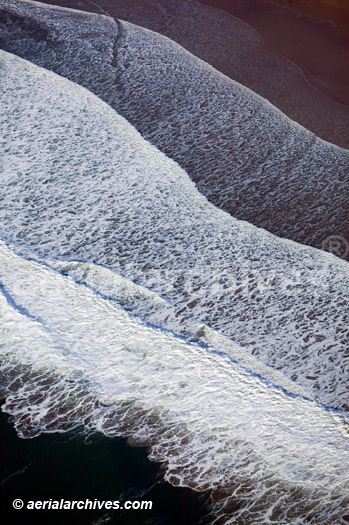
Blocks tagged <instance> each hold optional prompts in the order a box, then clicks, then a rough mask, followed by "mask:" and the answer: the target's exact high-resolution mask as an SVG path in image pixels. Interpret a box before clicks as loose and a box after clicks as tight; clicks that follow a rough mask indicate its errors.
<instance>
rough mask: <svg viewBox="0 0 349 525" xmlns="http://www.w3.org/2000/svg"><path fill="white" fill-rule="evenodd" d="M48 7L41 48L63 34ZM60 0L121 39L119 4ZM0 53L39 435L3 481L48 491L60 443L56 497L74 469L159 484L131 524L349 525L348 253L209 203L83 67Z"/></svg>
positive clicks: (28, 392) (4, 275) (15, 282)
mask: <svg viewBox="0 0 349 525" xmlns="http://www.w3.org/2000/svg"><path fill="white" fill-rule="evenodd" d="M7 5H8V4H7ZM18 5H19V4H17V3H15V4H14V6H15V8H17V7H18ZM23 5H24V4H23ZM16 6H17V7H16ZM20 8H21V9H22V8H23V6H22V4H21V7H20ZM37 9H38V8H36V7H35V12H37ZM40 13H41V14H42V11H40ZM44 13H46V15H45V16H47V19H46V22H45V23H47V24H48V25H49V26H50V31H52V33H50V35H51V36H50V37H48V34H46V35H44V39H43V40H42V39H41V37H42V35H41V36H40V34H39V38H38V46H39V47H40V46H41V45H42V44H43V42H44V41H45V40H48V42H50V39H51V37H52V35H53V34H55V31H57V33H56V34H57V35H58V36H57V39H58V40H59V38H61V36H59V35H61V27H62V26H61V23H58V24H57V25H54V24H53V25H51V24H52V23H53V22H52V18H51V14H52V13H51V11H47V12H45V11H44ZM55 13H59V14H62V16H63V17H64V18H65V20H66V21H67V24H68V22H69V24H72V25H69V24H68V26H69V31H71V30H72V28H74V27H73V26H74V24H76V25H75V29H76V30H77V31H78V30H79V31H82V32H83V31H84V30H86V28H87V26H86V25H83V26H81V25H80V22H81V21H82V20H83V19H85V20H86V21H87V22H86V23H87V24H88V27H89V31H93V32H94V33H93V35H92V36H93V41H94V42H95V44H96V46H97V47H98V46H99V47H100V50H101V51H102V53H101V55H100V56H104V55H103V53H104V52H107V53H111V52H112V51H113V49H114V48H113V47H111V46H109V42H110V38H109V33H108V32H104V31H103V30H102V29H103V28H104V27H106V25H107V26H108V27H110V31H111V33H110V34H112V32H113V31H114V29H115V27H116V25H115V23H114V22H113V21H112V20H110V19H108V18H104V17H97V18H98V20H101V23H102V25H101V26H100V28H98V26H97V27H95V26H94V21H95V20H96V17H95V16H94V15H80V14H74V13H72V12H70V11H64V10H63V11H61V10H57V11H55ZM40 16H41V15H40ZM81 17H82V18H81ZM60 22H61V20H60ZM29 25H30V24H29ZM68 26H67V27H68ZM125 27H126V26H125ZM127 27H128V33H127V34H128V36H129V37H131V35H133V36H134V38H136V35H137V32H138V31H139V30H138V29H137V28H133V27H131V26H127ZM23 28H24V30H25V31H27V30H28V26H27V25H26V21H25V19H23V20H22V29H23ZM99 29H100V31H99ZM98 31H99V32H98ZM144 35H146V36H147V38H148V36H149V34H148V33H147V32H144ZM32 36H33V35H32ZM32 36H31V37H30V38H29V41H28V42H32V41H33V38H32ZM133 36H132V38H133ZM81 38H82V37H81ZM149 38H150V37H149ZM149 38H148V43H149ZM151 38H153V39H156V38H157V37H156V36H154V35H153V36H151ZM90 39H91V40H92V37H91V34H90V33H89V32H88V33H85V34H84V38H82V40H79V39H77V40H78V43H79V45H80V43H81V42H82V41H83V40H84V42H85V44H86V42H87V43H88V42H90V41H91V40H90ZM138 42H139V40H138ZM154 42H155V40H154ZM45 46H46V44H44V47H45ZM108 46H109V47H108ZM53 47H54V46H53ZM53 47H52V49H51V51H52V52H53ZM63 49H64V48H63ZM88 49H89V48H88V46H87V47H85V46H82V47H81V54H79V59H80V60H81V65H82V64H83V63H84V61H85V60H87V58H88V56H89V53H88ZM135 49H138V48H137V47H135ZM154 49H156V47H154V48H153V50H154ZM57 50H59V52H58V51H57ZM56 51H57V57H56V59H57V61H58V62H59V61H60V60H62V56H61V54H60V53H61V52H62V48H59V46H58V47H57V48H56ZM75 52H76V48H72V49H71V53H72V56H73V55H74V54H75ZM146 52H147V53H148V51H146ZM53 54H54V52H53ZM137 54H138V52H137ZM121 55H122V52H121ZM33 56H34V55H33ZM39 56H40V55H39ZM42 56H50V54H49V53H48V54H47V50H45V52H44V53H43V55H42ZM91 56H92V57H93V56H95V55H94V53H93V52H92V51H91ZM109 56H110V57H112V55H111V54H110V55H109ZM113 56H114V55H113ZM28 58H33V57H28ZM68 62H69V61H68V60H67V61H66V62H65V61H64V60H63V61H62V67H65V65H64V64H67V63H68ZM92 64H93V67H92V69H88V71H89V74H92V73H91V72H92V71H95V72H98V71H100V69H99V68H100V67H102V64H104V66H103V67H105V68H106V69H105V71H106V72H107V73H108V70H109V69H108V68H109V66H108V63H105V62H104V61H101V62H100V63H99V62H98V60H96V62H93V60H92ZM45 65H46V66H47V67H48V64H45ZM85 65H86V67H87V65H88V64H87V63H86V64H85ZM94 67H95V68H96V69H95V70H94V69H93V68H94ZM0 71H1V77H0V83H1V97H0V108H1V111H0V115H1V117H0V122H1V127H2V129H3V131H4V133H3V136H2V138H1V148H2V167H1V168H2V173H1V178H0V189H1V200H0V222H1V226H0V239H1V240H0V262H1V264H0V356H1V361H0V374H1V383H2V392H1V394H2V398H3V405H2V411H3V412H4V413H5V414H8V415H9V416H10V423H11V426H12V427H13V428H14V430H15V431H16V433H17V435H18V436H19V438H26V440H23V443H33V445H24V444H23V447H22V444H21V445H19V444H18V442H17V441H16V440H15V442H14V441H13V439H14V438H13V437H12V438H11V437H10V438H9V441H8V443H9V446H10V447H11V445H10V444H11V443H13V447H14V448H15V449H17V448H18V450H19V451H20V457H19V459H18V462H17V460H16V458H14V457H13V453H12V449H10V450H11V457H10V459H9V461H8V462H7V463H5V470H6V469H7V470H6V472H5V475H4V478H3V482H4V486H5V487H8V489H7V488H6V491H7V495H8V496H7V497H10V496H11V495H12V493H13V494H14V493H15V489H16V488H17V489H19V488H21V490H24V487H27V486H28V483H31V482H30V480H33V487H31V489H30V494H34V493H35V492H36V491H39V490H41V489H43V487H42V485H40V483H41V482H40V480H39V479H37V473H38V472H43V473H45V472H47V469H46V467H44V464H45V461H47V459H46V458H47V454H48V451H49V450H53V451H55V450H57V456H56V457H55V458H53V460H52V462H51V463H49V465H52V470H53V472H54V476H52V480H51V483H52V484H51V485H49V486H48V487H46V489H45V494H49V488H50V487H51V489H50V490H52V492H54V494H52V496H53V497H56V494H62V497H68V492H66V493H64V490H63V482H62V481H61V480H62V476H63V479H64V480H68V479H69V480H70V481H68V488H69V487H70V488H69V496H70V494H71V490H73V492H74V494H76V495H77V497H78V495H79V494H81V496H82V497H83V498H84V497H86V496H87V497H89V495H86V491H89V490H91V488H92V487H93V486H94V483H95V480H97V479H98V480H99V482H98V486H97V490H96V492H94V493H93V494H91V497H92V498H93V499H94V498H96V497H98V495H99V494H101V496H103V499H106V496H107V495H109V494H110V495H111V496H112V495H113V494H115V495H116V496H119V495H120V493H121V495H122V496H125V499H126V495H128V494H131V496H132V497H134V498H136V497H137V496H138V497H140V495H142V498H143V499H152V497H153V499H154V502H157V501H158V500H160V501H162V503H160V504H159V506H157V507H155V508H154V511H153V512H152V513H149V514H146V515H143V514H142V515H141V516H140V515H139V514H137V515H133V514H130V515H128V514H127V516H126V515H123V516H122V517H121V518H122V519H123V520H124V521H123V523H143V522H144V523H186V522H188V523H193V524H194V523H199V522H201V523H210V524H212V523H216V524H221V523H234V524H235V523H237V524H239V523H241V524H246V523H251V524H252V523H292V524H293V523H295V524H303V523H310V524H314V525H315V524H316V525H317V524H322V525H325V524H327V523H331V524H332V523H336V524H337V523H338V524H340V523H343V524H344V523H346V522H347V521H348V514H347V508H348V505H349V499H348V494H349V478H348V471H349V469H348V466H349V451H348V420H347V411H348V368H347V364H348V326H349V325H348V284H349V283H348V280H349V272H348V268H349V267H348V263H347V262H346V261H344V260H340V259H339V258H338V257H335V256H333V255H331V254H328V253H326V252H324V251H322V250H318V249H315V248H312V247H309V246H304V245H301V244H297V243H295V242H293V241H290V240H286V239H281V238H278V237H276V236H274V235H272V234H271V233H268V232H267V231H265V230H263V229H260V228H257V227H256V226H254V225H252V224H249V223H247V222H244V221H240V220H237V219H235V218H233V217H232V216H231V215H230V214H228V213H226V212H225V211H223V210H221V209H219V208H216V207H215V206H214V205H213V204H212V203H210V202H208V200H207V199H206V198H205V197H204V196H203V195H201V194H200V192H199V191H198V189H197V187H196V186H195V184H194V183H193V181H192V180H191V178H190V177H189V176H188V174H187V173H186V172H185V171H184V170H183V169H182V168H181V167H180V165H179V164H178V163H176V162H175V161H174V160H172V159H171V158H169V157H168V156H166V155H165V154H164V153H162V152H160V151H159V150H158V149H157V148H156V147H155V146H154V145H152V144H150V143H149V142H148V141H146V140H145V139H144V138H143V137H142V135H140V134H139V132H138V131H137V130H136V129H135V128H134V127H133V126H132V125H131V124H130V123H129V122H128V121H127V120H125V119H124V118H123V117H122V116H121V115H120V114H119V113H117V112H116V111H115V110H114V109H113V108H112V107H111V106H110V105H107V104H106V103H105V102H103V101H102V100H101V99H100V98H98V97H97V96H95V95H94V94H92V93H91V92H90V91H88V90H87V89H84V88H83V87H81V86H80V85H79V84H78V83H74V82H72V81H71V80H68V79H66V78H63V77H62V76H58V75H57V74H56V73H54V72H51V71H48V70H46V69H43V68H41V67H38V66H37V65H34V64H32V63H31V62H29V61H26V60H23V59H22V58H19V57H17V56H15V55H13V54H10V53H7V52H4V51H1V52H0ZM76 71H77V72H78V73H79V72H80V73H81V74H82V72H83V71H84V68H83V67H81V69H77V70H76ZM80 73H79V74H80ZM108 74H109V73H108ZM108 74H106V77H105V82H106V84H105V85H104V84H103V82H101V83H100V89H101V91H102V92H104V88H105V86H108V82H109V80H108ZM142 74H143V73H142ZM91 82H92V77H91ZM239 89H241V93H243V88H239ZM124 93H126V91H124ZM244 96H245V95H244ZM263 107H264V106H263ZM263 111H264V110H263ZM270 111H272V112H274V113H273V115H279V113H277V112H276V111H275V110H270ZM146 118H147V117H146ZM146 118H145V120H146ZM282 118H284V117H282ZM164 122H165V121H164ZM287 122H288V121H287ZM289 125H290V126H292V123H290V124H289ZM294 129H295V130H296V133H298V132H299V133H304V130H300V128H299V127H298V126H296V125H294ZM311 142H312V143H313V142H314V147H319V148H320V149H321V147H322V146H323V144H324V143H322V142H319V141H317V140H315V139H314V140H313V139H312V140H311ZM324 147H326V148H332V147H330V146H327V145H325V146H324ZM331 152H332V153H333V155H335V153H336V152H340V150H338V149H335V148H332V149H331ZM342 154H343V155H344V153H343V152H340V154H339V155H338V156H337V157H336V159H337V161H338V162H341V161H340V159H341V158H342V157H341V155H342ZM320 157H321V155H320ZM343 158H344V157H343ZM2 428H3V432H4V435H5V436H7V435H8V433H9V432H12V430H10V429H9V427H8V426H7V424H4V426H3V427H2ZM10 428H11V427H10ZM58 434H59V435H58ZM57 435H58V436H57ZM30 438H32V439H30ZM86 438H87V439H88V440H90V441H91V442H92V443H91V444H90V445H87V444H85V442H84V440H85V439H86ZM16 439H17V438H16ZM125 439H127V440H128V446H126V443H125ZM28 440H29V441H28ZM21 443H22V441H21ZM129 445H131V446H132V447H140V448H137V449H136V451H135V452H134V453H133V452H131V450H132V449H131V448H130V447H129ZM37 447H38V448H37ZM40 447H41V448H40ZM90 447H92V448H90ZM38 450H42V459H40V455H39V454H38ZM74 450H76V451H78V452H77V456H76V457H75V456H74ZM22 454H23V455H22ZM92 456H94V457H95V461H94V462H93V463H91V458H92ZM146 457H148V458H149V459H150V460H151V461H152V462H154V463H150V462H147V460H146ZM22 458H23V459H22ZM127 461H129V462H130V465H131V467H130V468H131V472H130V474H127V475H125V474H124V473H123V472H121V469H124V468H125V467H124V465H125V464H126V463H125V462H127ZM33 462H34V467H33V468H32V466H31V463H33ZM88 465H90V466H88ZM62 468H65V469H66V472H65V473H64V472H62ZM23 469H24V470H23ZM60 469H61V470H60ZM86 469H87V471H86ZM16 473H17V474H18V478H17V479H18V480H19V481H18V482H17V481H16V477H17V474H16ZM85 473H86V474H85ZM12 474H15V475H14V476H12ZM13 480H15V484H14V485H12V483H13ZM35 480H36V481H35ZM73 480H76V481H75V482H74V481H73ZM160 480H161V483H159V481H160ZM176 488H178V490H179V489H180V490H179V492H178V493H176ZM67 490H68V489H67ZM12 491H13V492H12ZM62 491H63V492H62ZM175 493H176V494H177V495H175ZM143 494H144V496H143ZM52 496H50V497H52ZM116 496H115V499H118V498H117V497H116ZM150 496H152V497H150ZM16 497H20V495H17V494H16ZM167 498H171V499H172V498H173V499H172V502H171V503H170V502H169V503H167V501H166V499H167ZM176 498H178V499H176ZM113 499H114V498H113ZM164 502H165V504H163V503H164ZM176 502H178V504H176ZM173 506H177V507H178V508H177V509H174V510H173V512H172V510H171V509H172V508H173ZM186 509H188V510H186ZM189 509H190V510H189ZM184 514H185V516H186V517H184ZM73 518H74V517H73ZM25 519H27V517H26V518H25ZM28 519H29V520H30V519H32V518H31V517H30V516H29V517H28ZM50 519H51V518H50ZM57 519H58V518H57ZM69 519H70V518H69ZM87 519H88V520H89V521H88V522H89V523H96V525H97V523H105V522H106V523H107V522H110V520H114V522H117V519H118V516H115V515H113V516H110V515H103V516H97V517H96V519H95V518H94V517H92V516H88V518H87ZM93 520H95V521H93ZM96 520H97V521H96ZM141 520H143V521H141ZM171 520H172V521H171ZM185 520H187V521H185ZM28 522H30V521H28ZM111 523H113V521H111Z"/></svg>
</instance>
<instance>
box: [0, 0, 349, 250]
mask: <svg viewBox="0 0 349 525" xmlns="http://www.w3.org/2000/svg"><path fill="white" fill-rule="evenodd" d="M129 9H131V7H130V8H129ZM125 12H128V11H127V9H126V11H125ZM0 15H1V31H2V37H1V42H0V44H1V46H2V47H3V48H4V49H5V50H7V51H10V52H13V53H15V54H16V55H20V56H22V57H23V58H26V59H28V60H30V61H32V62H34V63H36V64H38V65H39V66H42V67H45V68H47V69H50V70H53V71H55V72H57V73H59V74H60V75H62V76H65V77H67V78H68V79H70V80H73V81H74V82H77V83H79V84H81V85H82V86H84V87H86V88H88V89H89V90H90V91H92V92H93V93H95V94H96V95H97V96H98V97H100V98H102V99H103V100H104V101H106V102H107V103H108V104H109V105H110V106H111V107H113V108H114V109H116V111H117V112H118V113H119V114H121V115H123V116H124V117H125V118H126V119H127V120H128V121H130V122H131V123H132V124H133V125H134V126H135V127H136V129H137V130H138V131H139V132H140V133H141V134H142V136H143V137H145V138H146V139H147V140H149V141H150V142H151V143H152V144H153V145H155V146H156V147H157V148H158V149H160V150H161V151H163V152H164V153H165V154H166V155H168V156H169V157H171V158H172V159H174V160H175V161H177V162H178V163H179V165H180V166H181V167H182V168H183V169H184V170H185V171H186V172H187V173H188V174H189V176H190V177H191V179H192V180H193V181H195V183H196V184H197V186H198V189H199V191H200V192H201V193H203V194H204V195H205V196H206V197H207V198H208V199H209V200H210V201H211V202H213V203H214V204H215V205H217V206H219V207H221V208H223V209H224V210H226V211H228V212H229V213H230V214H232V215H233V216H234V217H236V218H239V219H242V220H247V221H248V222H251V223H253V224H255V225H256V226H259V227H263V228H265V229H267V230H268V231H271V232H272V233H274V234H276V235H279V236H283V237H287V238H291V239H293V240H295V241H298V242H301V243H305V244H308V245H311V246H315V247H317V248H322V247H323V246H326V239H328V237H331V236H333V235H335V236H341V237H343V238H344V239H348V235H349V218H348V217H349V213H348V210H349V195H348V187H349V185H348V177H349V152H348V151H347V150H344V149H341V148H338V147H336V146H333V145H331V144H329V143H327V142H325V141H323V140H321V139H319V138H317V137H316V136H315V135H314V134H312V133H310V132H309V131H307V130H306V129H304V128H303V127H301V126H299V125H298V124H296V123H295V122H293V121H292V120H290V119H289V118H287V117H286V116H285V115H284V114H283V113H281V112H280V111H279V110H277V109H276V108H275V107H274V106H272V105H271V104H270V103H269V102H267V100H266V99H264V98H262V97H260V96H258V95H257V94H256V93H254V92H252V91H251V90H249V89H247V88H246V87H244V86H242V85H241V84H238V83H237V82H234V81H233V80H231V79H229V78H228V77H226V76H224V75H223V74H221V73H219V72H218V71H217V70H215V69H214V68H212V67H211V66H209V65H208V64H206V63H205V62H203V61H202V60H200V59H198V58H197V57H195V56H193V55H192V54H190V53H189V52H188V51H186V50H185V49H183V48H182V47H181V46H179V45H178V44H176V43H175V42H173V41H171V40H169V39H168V38H166V37H164V36H162V35H160V34H157V33H154V32H152V31H149V30H146V29H143V28H140V27H137V26H135V25H133V24H130V23H128V22H125V21H115V20H114V19H113V18H110V17H107V16H102V15H96V14H91V13H83V12H78V11H74V10H70V9H62V8H56V7H52V6H47V5H45V4H39V3H35V2H30V1H12V0H11V1H9V0H4V1H3V2H2V6H1V11H0ZM336 121H337V122H338V120H337V119H336ZM343 136H346V128H345V127H344V128H343Z"/></svg>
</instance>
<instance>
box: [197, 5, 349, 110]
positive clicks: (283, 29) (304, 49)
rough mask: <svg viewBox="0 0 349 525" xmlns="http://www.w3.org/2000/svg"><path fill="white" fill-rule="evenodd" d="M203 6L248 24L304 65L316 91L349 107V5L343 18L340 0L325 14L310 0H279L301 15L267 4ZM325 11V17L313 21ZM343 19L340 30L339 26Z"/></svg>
mask: <svg viewBox="0 0 349 525" xmlns="http://www.w3.org/2000/svg"><path fill="white" fill-rule="evenodd" d="M277 1H279V0H277ZM200 3H202V4H205V5H209V6H211V7H215V8H218V9H222V10H224V11H226V12H228V13H230V14H232V15H234V16H236V17H238V18H240V19H241V20H243V21H244V22H246V23H247V24H249V25H250V26H251V27H253V28H254V29H256V30H257V31H258V33H259V34H260V35H261V36H262V38H263V40H264V41H265V43H266V44H268V45H270V46H271V47H272V48H273V49H276V50H278V51H279V52H281V53H282V54H283V55H284V56H286V57H287V58H289V59H290V60H292V62H294V63H295V64H297V65H298V66H300V67H301V68H302V70H303V72H304V74H305V75H306V78H307V80H308V81H309V82H310V83H311V84H312V85H313V86H314V87H316V88H317V89H319V90H320V91H322V92H323V93H325V94H326V95H327V96H328V97H330V98H331V99H332V100H334V101H336V102H340V103H341V104H345V105H347V106H349V7H348V15H347V18H346V16H345V11H344V16H343V17H342V15H343V13H342V11H341V10H340V8H339V7H336V5H338V6H339V4H338V2H334V3H333V7H332V8H331V7H330V4H331V2H329V1H328V0H327V4H329V5H328V6H327V9H325V7H326V5H324V8H323V9H322V10H321V9H320V8H319V5H318V4H317V5H316V4H315V5H314V3H313V2H312V1H310V2H309V1H301V0H296V1H295V2H291V1H290V0H280V3H282V4H285V5H286V4H289V5H290V6H291V5H292V6H293V9H298V11H299V12H297V11H295V10H293V9H289V8H288V7H283V6H278V5H276V3H270V2H267V1H263V0H234V2H232V1H231V0H200ZM323 3H324V2H323ZM348 6H349V4H348ZM302 13H307V14H302ZM312 13H313V16H309V15H311V14H312ZM321 13H322V15H323V16H322V18H315V17H319V16H320V14H321ZM327 16H328V17H329V18H328V19H327V20H326V17H327ZM330 17H331V18H330ZM341 18H342V25H341V26H339V25H337V23H336V22H337V21H339V20H340V19H341Z"/></svg>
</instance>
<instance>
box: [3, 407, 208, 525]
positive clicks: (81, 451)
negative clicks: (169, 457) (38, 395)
mask: <svg viewBox="0 0 349 525" xmlns="http://www.w3.org/2000/svg"><path fill="white" fill-rule="evenodd" d="M0 432H1V508H2V512H1V515H2V523H4V524H5V523H6V524H7V523H11V524H13V525H15V524H21V525H22V524H31V523H38V522H45V523H48V524H50V525H52V524H62V523H64V524H70V523H71V524H73V523H74V524H76V523H84V524H85V523H86V524H93V523H96V524H97V523H108V524H109V523H110V524H114V523H122V524H127V525H128V524H130V525H142V524H162V523H164V524H165V523H166V525H167V524H168V525H176V524H196V523H198V522H199V520H200V517H201V516H202V514H203V513H204V508H203V501H202V498H201V497H200V496H199V494H197V493H195V492H193V491H191V490H189V489H182V488H175V487H173V486H172V485H170V484H168V483H166V482H164V481H162V480H161V473H160V466H159V465H158V464H156V463H151V462H150V461H149V460H148V459H147V455H146V450H145V449H144V448H132V447H130V446H129V445H128V444H127V442H126V440H124V439H109V438H106V437H103V436H101V435H94V436H91V437H90V438H89V439H88V440H86V437H84V436H82V435H81V434H79V433H68V434H51V435H42V436H40V437H38V438H34V439H29V440H24V439H20V438H18V437H17V435H16V432H15V430H14V429H13V426H12V425H11V424H10V423H9V422H8V417H7V416H6V415H5V414H3V413H1V414H0ZM15 498H20V499H22V500H23V501H25V502H26V501H30V500H34V501H35V500H49V499H53V500H60V499H61V498H64V499H67V500H85V499H86V498H88V499H90V500H92V501H93V500H94V499H99V500H109V499H110V500H120V501H122V500H123V501H127V500H137V499H138V500H144V501H153V509H152V510H151V511H144V510H142V511H140V510H139V511H133V510H128V511H125V510H121V511H118V510H114V511H113V510H111V511H105V510H96V511H90V510H78V511H74V510H73V511H70V510H51V511H48V510H31V511H30V510H14V509H13V508H12V501H13V500H14V499H15Z"/></svg>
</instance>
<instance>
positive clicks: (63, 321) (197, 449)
mask: <svg viewBox="0 0 349 525" xmlns="http://www.w3.org/2000/svg"><path fill="white" fill-rule="evenodd" d="M1 261H2V265H1V282H2V295H1V297H0V300H1V319H2V321H3V324H2V338H3V340H4V341H6V344H5V345H3V346H4V348H3V351H2V367H1V372H2V376H3V385H4V391H5V394H6V401H5V404H4V405H3V411H5V412H7V413H9V414H11V416H12V424H13V425H14V427H15V429H16V431H17V433H18V434H19V435H20V436H23V437H35V436H38V435H40V434H41V433H42V432H48V433H52V432H56V431H65V432H66V431H69V430H72V429H74V428H76V426H79V425H81V424H82V425H84V427H85V428H86V430H90V431H95V430H97V431H99V432H102V433H104V434H105V435H106V436H112V437H113V436H123V437H128V438H129V439H130V442H131V443H133V444H136V445H142V446H147V447H149V449H148V454H149V457H150V458H151V459H152V460H154V461H156V462H160V463H161V464H162V468H163V469H164V477H165V480H167V481H169V482H170V483H171V484H173V485H175V486H182V487H189V488H192V489H194V490H196V491H209V492H210V493H211V494H212V498H213V501H214V503H212V508H211V512H212V513H213V515H214V517H215V518H216V517H219V516H225V517H226V518H229V517H230V516H229V514H230V508H231V506H232V507H233V509H234V513H233V516H234V517H233V519H234V520H238V521H241V522H244V520H246V519H247V520H248V519H250V520H254V522H259V521H262V520H263V519H266V518H267V517H269V518H270V519H271V520H273V521H275V522H280V521H281V522H283V521H287V520H296V519H297V518H298V516H299V514H300V513H303V514H306V515H307V516H308V517H309V520H310V522H311V520H312V521H313V522H315V523H318V522H321V520H323V519H324V518H325V519H326V520H327V519H329V517H330V518H331V519H332V520H333V521H336V520H338V522H340V521H339V520H340V519H341V517H342V516H343V513H344V511H345V508H346V505H347V504H348V498H347V496H348V482H349V480H348V478H347V470H348V469H347V466H348V460H349V457H348V450H347V428H346V424H345V419H344V417H343V416H341V415H340V414H339V413H336V412H333V411H330V410H326V409H324V407H322V406H321V405H319V404H318V403H316V402H314V401H313V400H311V399H309V396H308V397H304V396H303V395H302V393H301V392H299V393H293V392H287V391H286V390H285V389H284V388H280V386H279V385H277V384H273V383H271V382H270V381H266V380H265V379H264V378H263V377H261V376H260V375H258V374H256V373H253V372H252V371H247V370H246V369H245V367H243V366H241V365H240V364H239V363H236V362H234V361H233V360H232V359H230V358H229V356H227V355H225V354H223V353H221V352H219V348H217V349H216V351H213V349H207V348H205V347H203V346H202V345H200V344H198V343H194V342H189V341H186V340H185V339H183V338H182V337H178V336H176V335H175V334H173V333H170V332H167V331H164V330H163V329H160V328H156V327H153V326H151V325H149V324H148V323H146V322H144V321H143V320H142V319H140V318H139V317H137V316H134V315H133V314H130V313H128V312H127V311H126V310H125V309H124V308H122V307H121V306H120V305H119V304H118V303H117V301H110V300H107V299H105V298H103V297H102V296H100V295H98V294H96V293H95V292H94V291H93V290H92V289H91V288H89V287H88V286H86V285H81V284H78V283H76V282H74V281H73V280H72V279H71V278H70V277H67V276H64V275H62V274H60V273H57V272H56V271H54V270H52V269H50V268H48V267H46V266H43V265H42V264H39V263H36V262H34V261H32V260H26V259H23V258H22V257H20V256H18V255H16V254H15V253H14V252H13V251H12V250H9V248H7V247H6V246H5V245H2V246H1ZM150 378H151V381H150V380H149V379H150ZM198 385H200V388H198ZM314 434H315V435H316V436H317V439H316V442H314V439H313V437H314ZM217 501H218V502H217ZM237 507H238V508H237ZM296 522H297V521H296Z"/></svg>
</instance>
